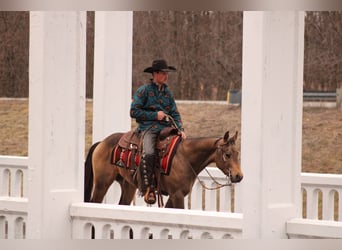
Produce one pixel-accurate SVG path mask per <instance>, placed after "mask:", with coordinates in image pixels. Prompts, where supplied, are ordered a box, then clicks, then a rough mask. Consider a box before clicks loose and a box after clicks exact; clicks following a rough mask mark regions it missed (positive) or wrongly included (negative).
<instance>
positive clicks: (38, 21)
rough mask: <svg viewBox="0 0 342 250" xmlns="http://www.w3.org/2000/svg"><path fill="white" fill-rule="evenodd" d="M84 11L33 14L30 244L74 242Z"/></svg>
mask: <svg viewBox="0 0 342 250" xmlns="http://www.w3.org/2000/svg"><path fill="white" fill-rule="evenodd" d="M85 34H86V12H84V11H82V12H78V11H68V12H50V11H49V12H31V13H30V72H29V76H30V82H29V90H30V92H29V94H30V95H29V173H28V187H29V190H28V199H29V202H28V220H27V238H29V239H56V238H58V239H71V225H70V215H69V207H70V204H71V203H73V202H80V201H82V200H83V176H84V173H83V169H84V140H85V139H84V137H85V136H84V134H85V52H86V36H85Z"/></svg>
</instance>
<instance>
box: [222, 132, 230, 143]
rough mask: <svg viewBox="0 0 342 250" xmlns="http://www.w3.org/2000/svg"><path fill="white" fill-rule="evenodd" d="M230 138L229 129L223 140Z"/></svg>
mask: <svg viewBox="0 0 342 250" xmlns="http://www.w3.org/2000/svg"><path fill="white" fill-rule="evenodd" d="M228 139H229V131H227V132H226V133H225V134H224V137H223V141H224V142H227V141H228Z"/></svg>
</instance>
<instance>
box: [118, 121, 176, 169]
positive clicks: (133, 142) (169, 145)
mask: <svg viewBox="0 0 342 250" xmlns="http://www.w3.org/2000/svg"><path fill="white" fill-rule="evenodd" d="M141 135H142V134H141V133H139V132H137V131H129V132H127V133H125V134H124V135H123V136H122V137H121V138H120V140H119V142H118V144H117V145H116V146H115V147H114V148H113V151H112V157H111V164H114V165H116V166H119V167H122V168H126V169H129V170H131V171H133V172H135V170H136V169H137V168H138V166H139V165H140V158H141V152H142V138H141ZM180 141H181V137H180V136H179V135H178V130H177V129H175V128H172V127H166V128H164V129H163V130H162V131H161V132H160V134H159V137H158V141H157V145H156V148H157V152H158V156H159V159H160V161H159V165H160V169H161V173H162V174H165V175H169V174H170V168H171V164H172V159H173V157H174V155H175V154H176V150H177V147H178V145H179V142H180Z"/></svg>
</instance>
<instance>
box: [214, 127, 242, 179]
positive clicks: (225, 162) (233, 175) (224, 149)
mask: <svg viewBox="0 0 342 250" xmlns="http://www.w3.org/2000/svg"><path fill="white" fill-rule="evenodd" d="M237 136H238V132H236V133H235V135H234V136H233V137H231V138H229V131H227V132H226V133H225V134H224V136H223V138H222V139H220V140H219V141H218V142H217V149H216V156H215V162H216V165H217V167H218V168H219V169H221V171H222V172H223V173H224V174H225V175H227V176H228V177H229V178H230V180H231V182H233V183H235V182H240V181H241V180H242V178H243V174H242V171H241V167H240V163H239V152H238V151H237V149H236V148H235V141H236V139H237Z"/></svg>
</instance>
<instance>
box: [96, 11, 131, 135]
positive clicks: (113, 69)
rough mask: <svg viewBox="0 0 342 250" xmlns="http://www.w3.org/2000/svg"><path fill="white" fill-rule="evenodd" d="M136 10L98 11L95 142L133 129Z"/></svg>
mask: <svg viewBox="0 0 342 250" xmlns="http://www.w3.org/2000/svg"><path fill="white" fill-rule="evenodd" d="M132 41H133V12H132V11H112V12H103V11H101V12H99V11H97V12H95V49H94V50H95V51H94V92H93V95H94V96H93V141H94V142H96V141H99V140H102V139H103V138H104V137H106V136H108V135H110V134H111V133H115V132H125V131H128V130H130V128H131V119H130V116H129V109H130V103H131V91H132Z"/></svg>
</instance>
